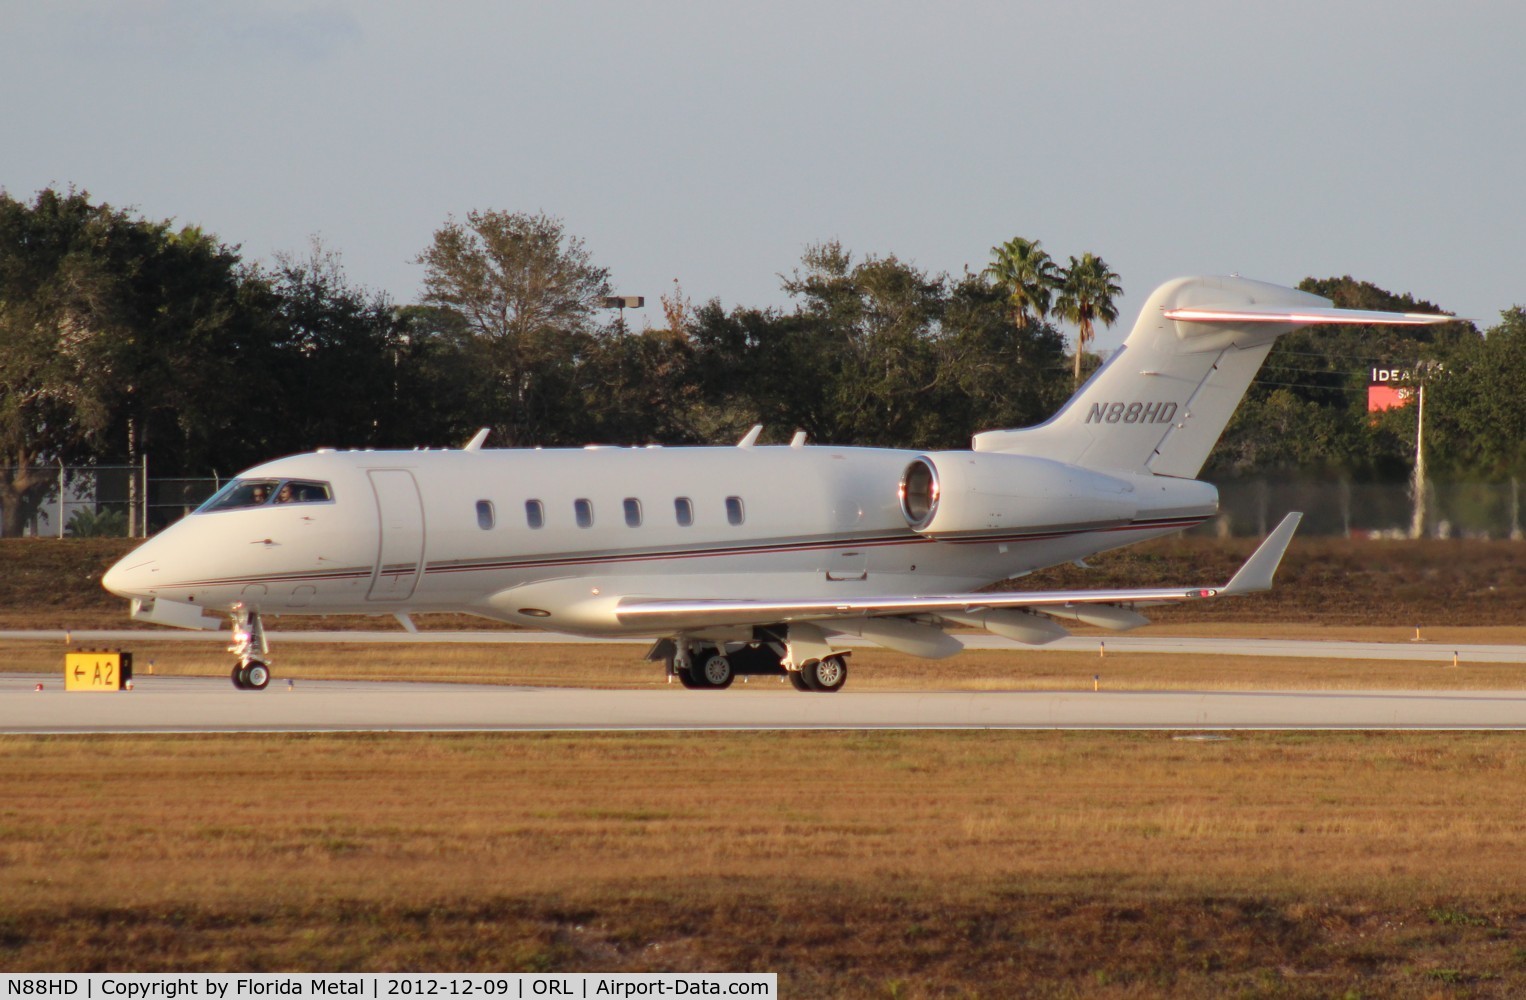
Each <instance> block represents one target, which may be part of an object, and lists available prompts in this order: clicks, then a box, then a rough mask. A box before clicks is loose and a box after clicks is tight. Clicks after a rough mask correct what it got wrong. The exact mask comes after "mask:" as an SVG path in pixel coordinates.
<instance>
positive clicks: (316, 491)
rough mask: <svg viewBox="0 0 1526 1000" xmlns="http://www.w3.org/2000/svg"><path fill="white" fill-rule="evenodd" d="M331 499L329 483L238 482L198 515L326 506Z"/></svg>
mask: <svg viewBox="0 0 1526 1000" xmlns="http://www.w3.org/2000/svg"><path fill="white" fill-rule="evenodd" d="M332 499H333V495H332V494H331V493H330V492H329V484H328V483H317V482H313V481H311V480H306V479H287V480H281V479H235V480H233V481H232V482H230V483H229V484H228V485H227V486H224V487H223V488H222V489H220V490H218V491H217V492H216V493H215V494H213V495H212V498H211V499H210V500H208V501H207V502H206V503H204V504H202V505H201V506H200V507H198V508H197V509H196V513H198V514H206V513H210V512H211V511H214V510H241V509H243V508H245V507H263V506H266V505H267V504H288V503H327V502H328V501H330V500H332Z"/></svg>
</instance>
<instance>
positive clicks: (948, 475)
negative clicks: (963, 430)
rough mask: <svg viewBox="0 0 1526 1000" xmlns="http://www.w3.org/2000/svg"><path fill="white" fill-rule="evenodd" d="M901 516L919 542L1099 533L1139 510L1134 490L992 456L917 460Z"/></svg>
mask: <svg viewBox="0 0 1526 1000" xmlns="http://www.w3.org/2000/svg"><path fill="white" fill-rule="evenodd" d="M900 496H901V513H902V514H903V515H905V517H906V523H907V524H909V525H911V527H912V530H914V531H917V532H919V533H920V534H924V535H966V534H987V533H990V532H994V531H1014V530H1037V531H1043V530H1045V529H1049V528H1056V529H1058V528H1069V527H1081V526H1086V527H1100V526H1104V525H1111V524H1122V523H1126V522H1128V521H1130V520H1132V519H1133V518H1134V515H1135V514H1136V513H1137V512H1138V510H1139V500H1138V498H1137V497H1136V496H1135V495H1134V485H1133V484H1132V483H1130V482H1128V481H1127V480H1124V479H1115V478H1114V477H1112V476H1107V475H1103V474H1102V473H1100V472H1093V471H1091V470H1090V469H1082V468H1079V467H1077V466H1074V465H1066V464H1064V463H1062V462H1055V461H1051V460H1050V459H1047V458H1034V457H1032V456H1028V455H1003V454H997V453H992V452H973V451H948V452H935V453H932V454H928V455H921V456H918V457H917V458H916V459H914V460H912V462H911V464H910V465H908V466H907V467H906V471H905V472H903V473H902V474H901V486H900Z"/></svg>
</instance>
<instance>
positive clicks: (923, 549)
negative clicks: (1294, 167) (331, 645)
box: [103, 277, 1452, 691]
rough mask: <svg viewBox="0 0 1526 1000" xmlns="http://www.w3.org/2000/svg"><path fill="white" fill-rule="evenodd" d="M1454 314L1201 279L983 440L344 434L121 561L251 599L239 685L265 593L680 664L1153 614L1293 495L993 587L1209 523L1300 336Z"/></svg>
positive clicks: (288, 603) (159, 616)
mask: <svg viewBox="0 0 1526 1000" xmlns="http://www.w3.org/2000/svg"><path fill="white" fill-rule="evenodd" d="M1451 319H1452V317H1450V316H1439V315H1420V314H1404V313H1386V312H1366V311H1354V310H1343V309H1333V308H1331V307H1330V303H1329V302H1328V300H1326V299H1323V298H1319V297H1317V296H1314V295H1309V294H1306V293H1304V292H1299V291H1296V290H1293V289H1290V288H1283V287H1279V286H1276V285H1269V284H1263V283H1260V282H1255V281H1248V280H1245V279H1242V278H1238V277H1231V278H1182V279H1178V280H1176V281H1172V282H1169V283H1168V284H1165V285H1162V286H1161V287H1160V288H1158V289H1157V290H1156V291H1155V293H1154V294H1153V295H1151V296H1150V299H1149V301H1148V302H1147V303H1146V304H1145V306H1144V309H1143V310H1142V311H1141V313H1140V317H1139V320H1138V322H1137V323H1136V324H1135V326H1134V329H1133V332H1132V333H1131V334H1130V335H1129V338H1128V339H1127V340H1126V341H1125V342H1124V345H1123V347H1122V349H1121V350H1119V351H1117V352H1115V353H1114V354H1113V356H1112V357H1111V358H1110V359H1109V360H1108V362H1107V363H1106V364H1105V365H1103V366H1102V368H1101V369H1100V370H1098V371H1097V372H1096V374H1094V375H1093V376H1092V378H1091V379H1090V380H1089V381H1088V382H1087V383H1086V384H1085V385H1084V386H1083V387H1082V388H1081V389H1080V390H1079V391H1078V392H1077V393H1076V394H1075V396H1073V397H1072V398H1071V399H1070V401H1069V402H1067V403H1066V404H1065V406H1064V407H1063V408H1062V409H1061V410H1060V411H1059V412H1058V413H1056V414H1055V415H1054V416H1053V417H1052V418H1050V419H1049V420H1048V421H1047V422H1045V423H1043V424H1041V425H1039V426H1037V427H1030V428H1027V429H1021V430H995V431H986V432H984V433H981V434H977V435H975V438H974V442H973V448H972V449H971V450H970V451H937V452H920V453H919V452H914V451H896V450H890V449H880V448H843V447H835V446H830V445H821V446H806V444H805V441H804V435H803V434H797V435H796V436H795V440H794V441H792V442H791V443H790V444H789V445H787V446H767V447H765V446H759V445H757V444H756V440H757V437H758V432H759V428H756V427H755V428H753V429H752V431H751V432H750V433H749V434H748V435H747V436H746V437H745V438H744V439H743V440H742V441H741V443H740V444H739V445H738V446H736V447H709V448H669V449H664V448H658V447H646V448H608V447H590V448H586V449H576V450H541V449H533V450H490V449H484V448H483V447H482V444H483V440H484V438H485V436H486V432H485V431H484V432H482V433H479V434H478V435H477V436H476V437H475V438H474V439H473V440H472V442H471V443H470V444H468V445H467V446H466V447H465V448H464V449H462V450H459V451H458V450H438V451H431V450H423V451H333V450H329V449H321V450H319V451H316V452H314V453H312V454H306V455H296V456H293V457H290V458H283V459H279V460H277V461H274V462H269V463H267V464H265V465H261V466H258V467H256V468H254V469H251V470H249V471H248V472H246V473H244V474H243V475H241V476H239V477H238V478H237V479H236V480H234V481H232V482H230V483H228V484H227V485H226V486H225V487H224V488H223V489H222V490H220V491H219V492H218V493H217V494H216V495H215V496H213V497H212V498H211V499H210V500H208V501H207V502H206V503H205V504H203V505H202V506H201V508H200V509H198V510H197V511H196V512H195V513H193V514H191V515H190V516H188V517H186V518H184V519H183V520H181V521H180V522H179V523H177V524H175V525H174V526H172V527H170V528H168V529H166V530H165V531H163V532H161V533H160V534H159V535H158V536H156V537H155V538H153V539H151V540H150V541H148V542H146V543H145V544H144V545H142V546H140V547H139V548H138V549H136V550H135V551H133V552H132V553H131V554H130V555H128V556H127V557H126V558H124V559H122V560H121V561H120V562H118V563H117V564H116V565H115V566H113V567H112V568H111V570H110V571H109V572H107V574H106V576H105V578H104V581H103V582H104V584H105V586H106V588H107V589H108V590H110V591H112V592H113V593H115V594H119V595H121V596H124V597H128V598H131V599H132V616H133V617H134V618H136V619H139V620H144V621H150V622H158V623H162V624H165V625H174V626H181V627H186V628H217V627H221V620H222V617H223V616H229V617H230V618H231V620H232V627H233V636H234V642H233V646H232V647H231V649H230V652H232V653H234V654H235V655H236V657H237V660H236V663H235V665H234V667H233V671H232V677H233V683H234V684H235V685H236V686H238V687H240V688H248V689H260V688H264V687H265V686H266V685H267V684H268V683H269V680H270V669H269V666H268V663H269V643H268V639H267V637H266V635H265V631H264V629H263V627H262V618H263V617H264V616H269V615H324V614H355V613H361V614H371V615H376V614H391V615H395V616H396V617H397V618H398V620H399V621H400V622H402V624H403V625H404V627H405V628H409V629H410V630H412V628H413V624H412V620H411V618H410V617H409V616H410V615H412V614H415V613H420V612H465V613H467V614H472V615H480V616H482V617H484V618H490V619H495V620H498V621H502V622H510V623H512V624H515V625H524V626H533V627H537V628H543V629H550V630H553V631H559V632H565V633H572V634H578V635H595V636H614V635H654V636H659V637H661V638H659V639H658V640H657V641H656V642H655V644H654V645H653V647H652V649H651V651H650V652H649V653H648V659H651V660H656V661H662V662H664V663H665V664H666V667H667V670H668V672H669V676H670V677H672V676H676V677H677V678H678V680H679V681H681V682H682V683H683V684H684V685H685V686H686V687H690V688H698V689H705V688H709V689H717V688H724V687H727V686H728V685H729V684H730V683H731V681H732V679H733V678H734V677H735V676H737V675H738V674H776V675H777V674H784V675H785V676H787V677H788V678H789V679H790V680H791V681H792V682H793V683H794V685H795V687H796V688H798V689H800V690H802V691H836V690H838V689H840V688H841V687H842V685H843V682H844V681H845V680H846V678H847V659H846V657H847V653H846V652H845V651H843V650H841V649H840V648H839V647H840V645H841V639H842V637H847V636H852V637H860V638H863V639H867V640H870V641H872V642H874V643H877V644H879V645H882V646H887V647H889V648H891V649H896V650H900V651H902V652H906V653H910V654H913V655H916V656H923V657H943V656H948V655H951V654H952V653H955V652H957V651H958V650H959V649H960V648H961V643H960V641H959V639H958V638H957V637H956V636H955V635H952V634H950V633H949V632H948V631H947V630H948V629H949V627H951V626H973V627H977V628H983V629H987V630H989V631H991V632H994V633H996V634H998V635H1001V636H1005V637H1008V638H1011V639H1016V640H1019V641H1021V642H1026V643H1046V642H1050V641H1053V640H1054V639H1057V638H1059V637H1061V636H1064V635H1066V634H1068V633H1067V631H1066V629H1065V626H1064V625H1062V624H1061V621H1078V622H1084V623H1086V624H1088V625H1095V626H1101V627H1103V628H1108V629H1118V630H1122V629H1130V628H1134V627H1136V626H1138V625H1142V624H1144V623H1145V621H1146V619H1145V618H1144V617H1143V616H1142V615H1141V614H1140V613H1139V611H1138V609H1139V608H1142V607H1149V606H1152V605H1160V604H1166V603H1171V602H1181V601H1196V600H1203V599H1208V598H1214V597H1224V596H1229V595H1235V594H1245V593H1251V592H1254V591H1260V590H1266V589H1269V588H1270V587H1271V584H1272V576H1273V573H1274V572H1275V571H1276V569H1277V565H1278V563H1279V562H1280V561H1281V559H1282V555H1283V552H1284V551H1285V550H1286V548H1287V545H1288V543H1289V541H1290V540H1291V539H1292V535H1293V531H1294V530H1295V529H1296V527H1297V524H1298V518H1299V516H1300V515H1298V514H1290V515H1288V517H1287V518H1286V519H1285V520H1284V521H1283V522H1282V523H1281V524H1280V525H1279V526H1278V527H1277V528H1276V529H1275V530H1274V531H1273V532H1272V533H1271V535H1270V536H1268V538H1267V539H1266V541H1265V542H1263V543H1262V545H1261V547H1260V548H1258V549H1257V550H1256V552H1255V553H1254V554H1253V555H1252V556H1251V557H1250V559H1249V560H1248V561H1247V562H1246V563H1245V565H1244V566H1243V567H1242V568H1241V569H1240V571H1239V572H1238V573H1236V574H1235V576H1234V577H1233V578H1232V579H1231V580H1229V581H1228V582H1227V583H1223V584H1219V583H1215V584H1212V585H1208V586H1204V585H1202V584H1196V585H1190V586H1189V585H1182V586H1174V587H1160V588H1157V589H1150V590H1090V591H1086V590H1082V591H1022V590H1013V591H1002V592H985V591H982V590H981V589H980V588H983V587H986V586H989V585H991V584H993V583H995V582H998V581H1001V580H1007V579H1010V578H1013V577H1020V576H1022V575H1024V574H1026V573H1029V572H1032V571H1033V570H1036V569H1039V568H1042V567H1045V566H1051V565H1055V564H1059V563H1064V562H1069V561H1072V560H1079V559H1082V558H1083V557H1085V556H1089V555H1092V554H1094V553H1097V552H1101V551H1103V550H1106V549H1113V548H1117V547H1119V546H1123V545H1129V544H1131V543H1134V542H1138V541H1142V540H1144V539H1147V538H1155V537H1157V536H1160V535H1165V534H1168V533H1170V532H1173V531H1180V530H1182V529H1183V528H1187V527H1190V526H1192V525H1195V524H1198V523H1199V522H1201V521H1203V520H1204V519H1206V518H1209V517H1212V516H1213V515H1214V514H1215V512H1216V511H1217V509H1218V492H1217V491H1216V490H1215V489H1214V487H1213V486H1211V485H1209V484H1207V483H1203V482H1198V481H1196V480H1195V479H1194V478H1193V477H1195V476H1196V475H1197V473H1198V471H1199V469H1201V468H1202V465H1203V462H1204V460H1205V459H1206V458H1207V457H1208V453H1209V450H1210V449H1211V448H1212V447H1213V445H1214V443H1215V442H1216V441H1217V440H1218V438H1219V435H1220V433H1221V432H1222V431H1223V429H1224V425H1225V424H1226V423H1227V422H1228V420H1229V418H1230V416H1231V414H1232V413H1233V412H1234V410H1235V407H1236V406H1237V405H1238V404H1239V401H1240V398H1241V397H1242V396H1243V395H1244V393H1245V390H1246V388H1247V386H1248V385H1249V384H1250V381H1251V379H1252V377H1253V376H1254V375H1255V373H1256V371H1257V369H1258V368H1259V367H1260V365H1261V362H1262V360H1263V359H1264V358H1265V357H1266V354H1267V351H1268V350H1270V348H1271V345H1272V342H1273V341H1274V340H1275V339H1276V338H1277V337H1278V336H1279V335H1281V334H1284V333H1288V332H1290V331H1292V330H1295V329H1297V328H1299V327H1302V326H1306V325H1308V324H1313V323H1397V324H1429V323H1443V322H1447V321H1449V320H1451Z"/></svg>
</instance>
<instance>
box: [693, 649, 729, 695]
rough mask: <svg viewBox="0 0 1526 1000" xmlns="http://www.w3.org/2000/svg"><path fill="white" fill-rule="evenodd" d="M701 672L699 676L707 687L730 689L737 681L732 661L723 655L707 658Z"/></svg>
mask: <svg viewBox="0 0 1526 1000" xmlns="http://www.w3.org/2000/svg"><path fill="white" fill-rule="evenodd" d="M699 671H700V673H699V676H700V678H701V679H702V680H703V681H704V685H705V686H706V687H712V688H728V687H730V686H731V682H732V681H733V680H735V679H736V673H735V671H733V670H732V669H731V661H730V660H728V659H727V658H726V656H725V654H723V653H716V654H715V655H714V656H707V657H706V658H705V662H704V665H703V666H701V667H700V668H699Z"/></svg>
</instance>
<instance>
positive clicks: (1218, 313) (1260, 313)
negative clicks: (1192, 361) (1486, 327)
mask: <svg viewBox="0 0 1526 1000" xmlns="http://www.w3.org/2000/svg"><path fill="white" fill-rule="evenodd" d="M1163 315H1164V316H1165V317H1166V319H1174V320H1176V321H1178V322H1181V323H1292V324H1295V325H1297V326H1308V325H1310V324H1315V323H1320V324H1326V323H1345V324H1365V323H1374V324H1382V325H1384V326H1429V325H1431V324H1434V323H1455V322H1457V321H1458V320H1457V317H1456V316H1445V315H1442V314H1440V313H1396V312H1380V311H1378V310H1375V309H1335V308H1328V309H1321V308H1318V307H1315V308H1309V307H1300V308H1297V309H1278V308H1272V307H1268V308H1260V309H1258V308H1254V307H1245V306H1237V307H1234V308H1230V309H1215V308H1212V307H1202V306H1196V307H1188V308H1182V309H1167V310H1166V311H1165V313H1164V314H1163Z"/></svg>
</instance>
